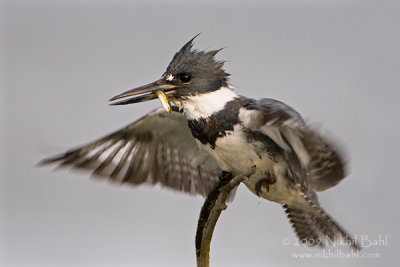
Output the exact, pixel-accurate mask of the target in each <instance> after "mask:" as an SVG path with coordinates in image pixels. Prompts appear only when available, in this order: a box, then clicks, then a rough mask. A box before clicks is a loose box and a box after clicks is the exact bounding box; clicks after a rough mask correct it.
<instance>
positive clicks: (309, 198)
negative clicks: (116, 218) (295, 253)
mask: <svg viewBox="0 0 400 267" xmlns="http://www.w3.org/2000/svg"><path fill="white" fill-rule="evenodd" d="M197 36H198V35H196V36H194V37H193V38H192V39H190V40H189V41H188V42H187V43H185V44H184V45H183V47H182V48H181V49H180V50H179V51H178V52H176V53H175V55H174V57H173V59H172V61H171V62H170V63H169V65H168V67H167V69H166V71H165V72H164V74H163V75H162V76H161V78H160V79H158V80H157V81H155V82H152V83H149V84H146V85H143V86H140V87H137V88H135V89H132V90H128V91H126V92H124V93H121V94H119V95H117V96H115V97H113V98H111V99H110V101H111V105H127V104H133V103H139V102H144V101H149V100H153V99H157V98H160V100H161V101H162V104H163V107H161V108H158V109H155V110H154V111H152V112H150V113H149V114H147V115H145V116H144V117H142V118H140V119H138V120H137V121H135V122H133V123H131V124H129V125H128V126H126V127H124V128H122V129H119V130H117V131H115V132H113V133H111V134H109V135H107V136H105V137H103V138H100V139H98V140H96V141H93V142H90V143H88V144H86V145H83V146H80V147H77V148H73V149H70V150H68V151H66V152H65V153H61V154H59V155H56V156H53V157H49V158H46V159H44V160H42V161H41V164H58V166H61V167H66V166H71V167H72V168H76V169H86V170H90V171H92V174H93V176H95V177H99V178H103V179H109V180H110V181H113V182H116V183H127V184H131V185H140V184H151V185H154V184H161V186H163V187H167V188H170V189H173V190H176V191H180V192H185V193H188V194H192V195H202V196H207V194H208V193H209V192H210V191H211V189H212V188H213V186H214V185H215V184H216V183H217V182H218V181H219V180H220V179H231V178H232V177H234V176H238V175H241V174H242V173H243V172H244V171H246V170H248V169H249V168H251V167H252V166H253V167H254V168H255V172H254V174H253V175H251V176H250V177H249V178H248V179H245V180H244V182H243V183H244V184H245V185H246V187H247V188H248V189H249V190H250V191H251V192H252V193H254V194H255V195H256V196H258V197H261V198H264V199H266V200H269V201H272V202H276V203H278V204H280V205H281V206H282V207H283V209H284V211H285V213H286V214H287V217H288V219H289V222H290V224H291V225H292V226H293V228H294V231H295V233H296V235H297V238H298V239H299V240H300V241H301V242H302V244H307V245H309V246H312V247H314V246H316V247H325V246H326V245H329V243H330V242H331V244H333V243H332V242H337V240H341V241H343V242H345V244H346V245H348V246H349V247H351V248H352V249H355V250H359V249H361V247H360V246H359V245H358V244H357V243H356V241H355V238H354V237H352V236H351V235H350V234H349V233H347V232H346V231H345V230H344V229H343V228H342V227H341V226H340V225H339V224H338V223H337V222H336V221H335V220H334V219H333V218H332V217H331V216H330V215H329V214H328V213H327V212H326V211H325V210H324V209H323V208H322V207H321V205H320V203H319V201H318V197H317V193H316V192H319V191H324V190H327V189H329V188H331V187H333V186H335V185H337V184H338V183H339V182H340V181H342V180H343V179H344V178H345V177H346V176H347V162H346V160H345V159H344V155H343V152H342V151H341V150H340V149H339V148H338V147H337V145H336V144H335V143H333V142H332V141H331V140H329V139H328V138H326V137H324V136H322V134H320V133H319V131H318V130H316V129H314V128H313V127H311V126H310V125H308V124H307V123H306V122H305V120H304V119H303V118H302V116H301V115H300V114H299V113H298V112H297V111H295V110H294V109H293V108H291V107H290V106H288V105H286V104H285V103H283V102H280V101H278V100H274V99H270V98H263V99H259V100H255V99H252V98H248V97H245V96H242V95H239V94H238V93H236V91H235V89H236V88H235V87H233V86H232V85H231V84H230V81H229V76H230V74H229V73H227V72H226V71H225V69H224V63H225V61H221V60H218V59H217V58H216V55H217V53H218V52H219V51H221V49H218V50H210V51H205V50H198V49H195V48H193V46H194V39H195V38H196V37H197ZM171 103H172V104H171ZM166 111H167V112H166ZM335 240H336V241H335Z"/></svg>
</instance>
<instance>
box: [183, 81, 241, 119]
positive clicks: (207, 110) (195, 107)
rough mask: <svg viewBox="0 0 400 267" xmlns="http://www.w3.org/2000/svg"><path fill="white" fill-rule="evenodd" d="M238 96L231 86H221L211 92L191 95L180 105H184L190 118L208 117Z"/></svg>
mask: <svg viewBox="0 0 400 267" xmlns="http://www.w3.org/2000/svg"><path fill="white" fill-rule="evenodd" d="M237 96H238V95H237V94H236V93H235V92H234V91H232V89H230V88H229V87H221V88H220V89H218V90H216V91H213V92H210V93H205V94H200V95H196V96H189V97H188V98H187V99H185V100H183V101H182V102H181V103H179V106H180V107H183V109H184V111H185V114H186V116H187V117H188V119H191V120H196V119H199V118H207V117H209V116H211V115H212V114H213V113H216V112H218V111H220V110H222V109H223V108H224V106H225V104H226V103H228V102H229V101H232V100H233V99H235V98H236V97H237Z"/></svg>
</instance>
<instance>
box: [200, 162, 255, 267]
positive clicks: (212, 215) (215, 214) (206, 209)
mask: <svg viewBox="0 0 400 267" xmlns="http://www.w3.org/2000/svg"><path fill="white" fill-rule="evenodd" d="M254 172H255V167H254V166H253V167H251V168H250V169H249V170H247V171H246V172H244V173H243V174H242V175H239V176H236V177H233V178H232V179H231V180H228V179H226V180H220V181H218V183H217V184H216V185H215V186H214V188H213V189H212V190H211V192H210V193H209V194H208V196H207V198H206V200H205V201H204V204H203V207H202V208H201V211H200V217H199V221H198V223H197V231H196V258H197V267H208V266H209V259H210V243H211V239H212V235H213V232H214V228H215V225H216V223H217V221H218V218H219V216H220V214H221V212H222V211H223V210H224V209H226V208H227V205H226V199H227V198H228V196H229V193H230V192H231V191H232V190H233V189H234V188H235V187H237V186H238V185H239V184H240V183H241V182H242V181H243V180H244V179H246V178H248V177H249V176H251V175H252V174H254Z"/></svg>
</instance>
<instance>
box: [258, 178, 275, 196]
mask: <svg viewBox="0 0 400 267" xmlns="http://www.w3.org/2000/svg"><path fill="white" fill-rule="evenodd" d="M274 183H276V177H275V174H273V173H267V177H265V178H261V179H260V180H258V182H257V183H256V185H255V191H256V194H257V196H260V193H261V190H262V188H265V189H266V190H267V192H269V187H270V185H273V184H274Z"/></svg>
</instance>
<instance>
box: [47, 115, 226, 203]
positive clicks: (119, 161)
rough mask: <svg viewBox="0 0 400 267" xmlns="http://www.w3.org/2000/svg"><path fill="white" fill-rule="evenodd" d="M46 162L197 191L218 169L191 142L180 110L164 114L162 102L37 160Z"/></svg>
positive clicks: (116, 178) (213, 178) (124, 180)
mask: <svg viewBox="0 0 400 267" xmlns="http://www.w3.org/2000/svg"><path fill="white" fill-rule="evenodd" d="M49 163H59V165H60V166H72V167H73V168H79V169H88V170H92V171H93V175H94V176H96V177H105V178H109V179H111V180H112V181H116V182H120V183H129V184H133V185H139V184H143V183H147V184H157V183H160V184H161V185H162V186H166V187H169V188H172V189H175V190H178V191H182V192H186V193H190V194H201V195H203V196H205V195H207V193H208V192H209V191H210V190H211V188H212V186H213V185H214V184H215V183H216V181H218V179H219V178H218V175H219V173H220V171H221V170H220V168H219V167H218V165H217V163H216V162H215V160H214V159H212V158H211V157H210V156H209V155H208V153H207V152H206V151H203V150H201V148H200V147H199V146H198V145H197V144H196V142H195V139H194V138H193V137H192V135H191V133H190V130H189V128H188V126H187V120H186V118H185V117H184V115H183V114H182V113H179V112H172V113H171V114H167V113H166V112H165V110H164V109H162V108H160V109H157V110H154V111H153V112H151V113H150V114H148V115H147V116H145V117H143V118H141V119H139V120H138V121H136V122H134V123H132V124H130V125H128V126H127V127H125V128H123V129H121V130H119V131H116V132H114V133H112V134H110V135H108V136H106V137H104V138H101V139H99V140H97V141H94V142H92V143H89V144H87V145H84V146H81V147H78V148H76V149H71V150H69V151H67V152H66V153H65V154H62V155H59V156H56V157H52V158H47V159H44V160H43V161H42V162H41V164H49Z"/></svg>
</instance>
